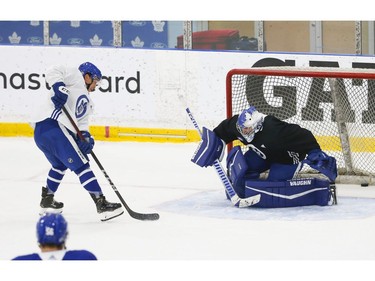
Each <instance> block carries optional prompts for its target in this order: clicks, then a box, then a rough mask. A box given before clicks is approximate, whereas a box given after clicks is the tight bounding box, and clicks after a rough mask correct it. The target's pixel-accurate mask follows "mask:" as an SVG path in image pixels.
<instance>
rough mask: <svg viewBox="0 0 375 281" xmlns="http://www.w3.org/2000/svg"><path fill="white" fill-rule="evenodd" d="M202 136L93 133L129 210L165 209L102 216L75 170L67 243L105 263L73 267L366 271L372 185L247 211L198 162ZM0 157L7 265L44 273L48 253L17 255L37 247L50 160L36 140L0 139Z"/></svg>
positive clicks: (63, 192) (160, 271)
mask: <svg viewBox="0 0 375 281" xmlns="http://www.w3.org/2000/svg"><path fill="white" fill-rule="evenodd" d="M196 146H197V144H196V143H187V144H171V143H161V144H160V143H133V142H102V141H97V142H96V146H95V149H94V151H95V154H96V156H97V157H98V159H99V161H100V162H101V164H102V165H103V167H104V169H105V170H106V172H107V173H108V175H109V177H110V178H111V180H112V181H113V183H114V185H115V186H116V187H117V189H118V190H119V192H120V194H121V195H122V197H123V198H124V199H125V201H126V202H127V204H128V205H129V206H130V208H132V209H133V210H135V211H137V212H142V213H154V212H157V213H159V214H160V219H159V220H158V221H139V220H135V219H133V218H131V217H130V216H129V215H128V214H127V213H126V212H125V213H124V215H122V216H120V217H118V218H116V219H113V220H110V221H107V222H101V221H100V220H99V219H98V216H97V213H96V209H95V206H94V204H93V202H92V200H91V198H90V197H89V195H88V193H87V192H86V191H85V190H84V189H83V187H81V186H80V184H79V181H78V179H77V178H76V176H75V174H74V173H72V172H70V171H68V172H67V173H66V176H65V178H64V180H63V183H62V184H61V186H60V188H59V190H58V192H57V193H56V195H55V197H56V199H57V200H59V201H62V202H64V204H65V207H64V213H63V214H64V215H65V218H66V219H67V221H68V223H69V237H68V241H67V247H68V249H88V250H90V251H92V252H93V253H94V254H95V255H96V256H97V257H98V259H99V260H100V261H102V262H99V263H98V264H99V265H100V266H97V267H94V266H92V263H89V264H88V265H87V263H84V262H78V264H79V265H78V266H77V262H76V263H75V264H74V265H73V271H74V270H77V274H83V272H84V274H83V277H84V278H86V277H91V278H87V280H90V281H91V280H93V279H95V277H100V276H101V275H100V274H103V275H102V276H107V277H110V276H111V274H114V275H113V276H115V277H113V278H117V277H118V278H120V279H119V280H121V281H122V280H146V279H150V278H153V279H158V280H159V279H160V280H203V279H207V278H208V279H209V280H215V279H221V278H225V280H228V279H229V280H231V279H245V280H253V279H255V277H256V276H257V275H256V274H257V273H260V272H262V275H260V276H262V277H266V276H268V277H270V276H273V275H272V274H276V275H275V276H276V277H275V278H278V279H283V278H284V277H285V278H286V276H288V275H289V274H290V273H292V272H300V271H299V270H301V268H302V269H303V272H301V273H298V274H296V277H301V278H302V279H303V280H310V279H309V278H312V277H316V278H314V279H311V280H316V279H320V278H324V279H325V278H327V277H329V276H331V277H332V278H334V277H337V276H338V275H337V274H339V273H340V272H343V270H344V269H348V268H355V270H354V271H353V272H349V273H348V274H349V275H348V274H346V277H347V276H350V274H353V276H355V278H356V279H357V280H358V277H359V276H360V275H358V274H359V273H361V272H362V273H363V272H366V271H365V269H366V268H371V267H372V266H373V264H372V263H370V265H368V262H372V261H373V260H374V259H375V188H374V186H369V187H361V186H359V185H338V187H337V189H338V190H337V192H338V205H336V206H328V207H318V206H309V207H303V208H286V209H254V208H246V209H242V208H241V209H239V208H236V207H233V206H231V203H230V201H228V200H227V199H226V198H225V195H224V188H223V186H222V184H221V182H220V179H219V177H218V176H217V174H216V172H215V170H214V169H213V168H200V167H198V166H196V165H194V164H193V163H192V162H191V161H190V158H191V156H192V154H193V152H194V150H195V148H196ZM0 157H1V161H0V185H1V197H0V208H1V211H0V237H1V239H0V260H1V261H2V262H1V263H0V266H1V267H3V269H4V268H6V269H8V273H9V274H12V276H14V277H15V276H17V275H18V276H20V275H21V276H22V274H29V271H31V272H33V271H34V269H35V268H39V270H41V271H43V270H45V268H44V267H42V265H40V264H41V263H34V262H31V263H27V264H25V263H22V262H20V263H17V264H16V265H15V263H16V262H9V260H10V259H11V258H13V257H15V256H17V255H21V254H28V253H32V252H37V251H38V247H37V243H36V235H35V224H36V221H37V219H38V218H39V215H38V212H39V202H40V193H41V187H42V185H44V184H45V180H46V174H47V172H48V170H49V168H50V166H49V163H48V162H47V160H46V159H45V158H44V156H43V154H42V153H41V152H40V151H39V150H38V148H37V147H36V146H35V144H34V142H33V139H32V138H0ZM91 166H92V168H93V170H94V172H95V174H96V176H97V179H98V181H99V182H100V183H101V186H102V189H103V191H104V193H105V195H106V197H107V199H109V200H110V201H116V202H119V199H118V198H117V196H116V194H115V192H114V191H113V189H112V188H111V186H110V185H109V184H108V182H107V180H106V178H105V177H104V175H103V173H102V171H100V170H99V169H98V166H97V165H96V163H95V161H93V160H91ZM290 262H293V263H290ZM295 262H297V264H298V265H297V266H296V264H295ZM311 262H312V263H311ZM327 262H328V264H327ZM331 262H332V263H333V264H331ZM20 264H22V265H23V266H20ZM30 264H32V265H30ZM55 264H56V263H55ZM57 264H59V266H60V265H61V263H57ZM103 264H104V265H103ZM3 265H4V266H3ZM102 266H103V267H102ZM49 267H51V268H55V265H51V264H50V265H49ZM76 267H77V268H76ZM358 267H359V269H358ZM19 268H22V269H23V270H18V269H19ZM81 268H83V269H84V271H80V270H81ZM100 268H104V270H100ZM272 268H273V269H272ZM298 268H299V269H298ZM69 269H70V268H69ZM297 269H298V270H297ZM322 269H324V271H321V270H322ZM56 270H57V269H56ZM284 270H286V272H287V273H285V272H284ZM59 271H60V275H59V276H60V277H61V276H63V277H64V274H63V273H64V270H59ZM199 272H200V273H199ZM90 273H91V275H89V274H90ZM130 273H132V274H135V275H136V276H137V277H136V278H135V277H132V278H131V276H130V275H129V274H130ZM35 274H36V276H39V277H40V278H42V279H45V277H44V276H43V274H41V273H40V274H39V273H35ZM51 274H53V273H51ZM104 274H105V275H104ZM285 274H286V275H285ZM314 274H316V275H314ZM27 276H30V275H27ZM74 276H76V277H77V276H79V275H74ZM85 276H86V277H85ZM283 276H284V277H283ZM141 277H145V278H144V279H143V278H141ZM291 277H292V276H291V275H289V277H288V278H287V279H285V280H293V279H292V278H291ZM56 278H57V277H54V278H52V280H59V279H58V278H57V279H56ZM102 278H105V277H102ZM102 278H101V279H102ZM168 278H171V279H168ZM66 279H67V278H65V279H64V280H66ZM1 280H17V279H3V278H1ZM25 280H26V279H25ZM61 280H63V279H61ZM77 280H78V279H77ZM95 280H96V279H95ZM266 280H267V278H266ZM283 280H284V279H283ZM296 280H298V279H296Z"/></svg>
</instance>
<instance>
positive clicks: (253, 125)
mask: <svg viewBox="0 0 375 281" xmlns="http://www.w3.org/2000/svg"><path fill="white" fill-rule="evenodd" d="M265 116H266V115H265V114H263V113H260V112H258V111H257V110H256V108H255V107H254V106H250V107H249V108H248V109H245V110H243V111H242V113H241V114H240V115H239V116H238V120H237V123H236V127H237V130H238V131H239V132H240V133H241V135H242V136H243V137H244V138H245V140H246V141H247V142H251V141H252V140H253V139H254V135H255V134H256V133H257V132H259V131H260V130H261V129H262V127H263V121H264V117H265Z"/></svg>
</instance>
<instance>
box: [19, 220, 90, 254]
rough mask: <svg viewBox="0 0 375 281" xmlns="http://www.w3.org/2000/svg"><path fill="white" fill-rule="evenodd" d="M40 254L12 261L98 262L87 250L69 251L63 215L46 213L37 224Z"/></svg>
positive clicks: (66, 227)
mask: <svg viewBox="0 0 375 281" xmlns="http://www.w3.org/2000/svg"><path fill="white" fill-rule="evenodd" d="M36 236H37V239H38V246H39V248H40V250H41V252H40V253H33V254H29V255H22V256H18V257H15V258H13V259H12V260H97V258H96V256H95V255H94V254H93V253H91V252H90V251H87V250H67V249H66V244H65V243H66V239H67V237H68V223H67V222H66V220H65V218H64V217H63V215H61V214H53V213H46V214H44V215H43V216H41V217H40V218H39V220H38V222H37V224H36Z"/></svg>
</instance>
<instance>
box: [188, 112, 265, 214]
mask: <svg viewBox="0 0 375 281" xmlns="http://www.w3.org/2000/svg"><path fill="white" fill-rule="evenodd" d="M186 112H187V114H188V115H189V117H190V120H191V122H192V123H193V125H194V127H195V129H196V130H197V131H198V133H199V135H200V136H202V132H201V130H200V128H199V126H198V123H197V121H195V118H194V116H193V114H192V113H191V111H190V109H189V108H186ZM214 167H215V170H216V172H217V173H218V175H219V177H220V180H221V182H222V183H223V185H224V187H225V190H226V191H227V193H228V195H229V197H230V201H231V202H232V204H233V206H236V207H240V208H244V207H249V206H251V205H254V204H256V203H258V202H259V201H260V194H257V195H254V196H250V197H247V198H240V197H238V195H237V193H236V191H235V190H234V188H233V186H232V184H231V182H230V181H229V179H228V176H227V175H226V173H225V172H224V170H223V167H222V166H221V164H220V162H219V160H218V159H216V160H215V162H214Z"/></svg>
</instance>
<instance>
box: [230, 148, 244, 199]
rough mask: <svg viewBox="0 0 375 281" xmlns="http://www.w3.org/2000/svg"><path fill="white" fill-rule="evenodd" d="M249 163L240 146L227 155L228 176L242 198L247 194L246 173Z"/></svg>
mask: <svg viewBox="0 0 375 281" xmlns="http://www.w3.org/2000/svg"><path fill="white" fill-rule="evenodd" d="M247 169H248V167H247V164H246V160H245V157H244V156H243V154H242V150H241V147H240V146H235V147H233V149H231V151H230V152H229V153H228V156H227V170H228V177H229V179H230V181H231V182H232V185H233V188H234V190H235V191H236V193H237V195H238V196H239V197H240V198H243V197H244V195H245V178H244V176H245V173H246V172H247Z"/></svg>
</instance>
